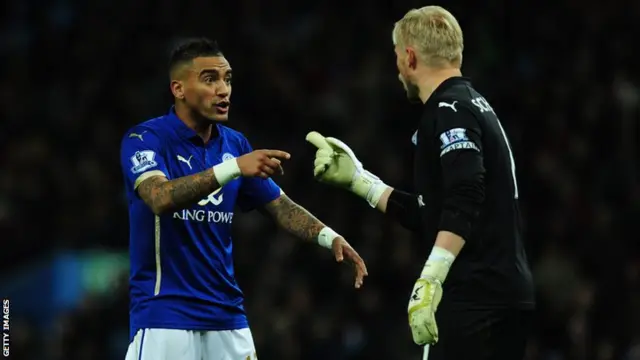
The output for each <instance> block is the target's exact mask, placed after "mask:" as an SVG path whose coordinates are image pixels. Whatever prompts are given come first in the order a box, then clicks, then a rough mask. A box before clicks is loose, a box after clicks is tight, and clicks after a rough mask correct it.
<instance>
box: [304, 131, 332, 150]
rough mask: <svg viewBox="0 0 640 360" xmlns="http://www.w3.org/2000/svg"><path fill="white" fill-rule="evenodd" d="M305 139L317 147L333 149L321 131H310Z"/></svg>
mask: <svg viewBox="0 0 640 360" xmlns="http://www.w3.org/2000/svg"><path fill="white" fill-rule="evenodd" d="M305 139H306V140H307V141H308V142H309V143H311V145H313V146H315V147H317V148H318V149H327V150H333V148H332V147H331V145H330V144H329V143H328V142H327V139H325V137H324V136H322V135H320V133H319V132H317V131H312V132H310V133H308V134H307V137H306V138H305Z"/></svg>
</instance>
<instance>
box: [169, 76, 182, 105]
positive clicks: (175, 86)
mask: <svg viewBox="0 0 640 360" xmlns="http://www.w3.org/2000/svg"><path fill="white" fill-rule="evenodd" d="M170 87H171V93H172V94H173V97H175V98H176V99H181V100H182V99H184V86H183V85H182V81H180V80H171V85H170Z"/></svg>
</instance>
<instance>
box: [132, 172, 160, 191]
mask: <svg viewBox="0 0 640 360" xmlns="http://www.w3.org/2000/svg"><path fill="white" fill-rule="evenodd" d="M152 176H164V177H167V175H165V174H164V173H163V172H162V171H160V170H151V171H147V172H146V173H142V174H140V176H138V178H137V179H136V182H135V183H134V184H133V190H135V189H137V188H138V186H139V185H140V184H141V183H142V182H143V181H145V180H147V179H148V178H150V177H152Z"/></svg>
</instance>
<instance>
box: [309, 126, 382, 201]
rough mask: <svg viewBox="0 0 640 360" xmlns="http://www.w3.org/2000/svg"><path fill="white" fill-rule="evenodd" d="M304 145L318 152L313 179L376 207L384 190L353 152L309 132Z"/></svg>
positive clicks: (346, 147)
mask: <svg viewBox="0 0 640 360" xmlns="http://www.w3.org/2000/svg"><path fill="white" fill-rule="evenodd" d="M306 139H307V141H308V142H310V143H311V144H313V145H314V146H315V147H317V148H318V151H317V152H316V159H315V161H314V169H313V175H314V176H315V178H316V179H318V180H319V181H321V182H323V183H327V184H331V185H334V186H337V187H341V188H344V189H348V190H350V191H351V192H353V193H354V194H356V195H358V196H360V197H361V198H363V199H365V200H367V202H368V203H369V205H371V207H374V208H375V207H376V206H377V205H378V201H379V200H380V197H381V196H382V193H384V191H385V190H386V189H387V187H388V186H387V185H386V184H385V183H383V182H382V181H381V180H380V179H379V178H378V177H377V176H375V175H373V174H372V173H370V172H368V171H367V170H365V169H364V168H363V167H362V163H361V162H360V161H359V160H358V158H356V155H355V154H354V153H353V150H351V149H350V148H349V146H347V144H345V143H343V142H342V141H340V140H338V139H336V138H332V137H327V138H325V137H324V136H322V135H320V134H319V133H318V132H315V131H312V132H310V133H309V134H307V138H306Z"/></svg>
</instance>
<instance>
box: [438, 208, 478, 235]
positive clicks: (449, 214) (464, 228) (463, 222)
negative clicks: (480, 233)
mask: <svg viewBox="0 0 640 360" xmlns="http://www.w3.org/2000/svg"><path fill="white" fill-rule="evenodd" d="M440 231H449V232H452V233H454V234H456V235H458V236H460V237H461V238H463V239H464V240H465V241H466V240H468V239H469V236H470V235H471V221H470V220H469V219H467V217H466V216H464V214H462V213H460V212H453V211H444V212H443V213H442V216H441V217H440Z"/></svg>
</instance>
